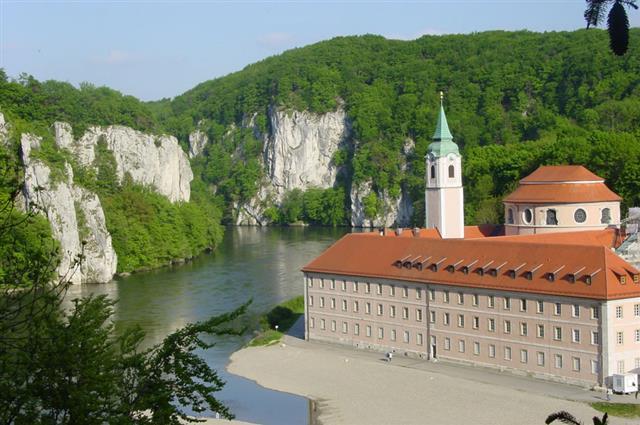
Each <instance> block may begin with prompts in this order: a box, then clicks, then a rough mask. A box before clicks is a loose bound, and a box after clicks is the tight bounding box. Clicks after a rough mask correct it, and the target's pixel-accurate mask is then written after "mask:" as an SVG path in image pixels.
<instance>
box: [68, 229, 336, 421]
mask: <svg viewBox="0 0 640 425" xmlns="http://www.w3.org/2000/svg"><path fill="white" fill-rule="evenodd" d="M346 231H347V230H346V229H327V228H309V227H289V228H278V227H274V228H254V227H228V228H227V229H226V232H225V237H224V240H223V242H222V244H221V245H220V246H219V247H218V249H217V250H216V251H215V252H214V253H211V254H203V255H201V256H200V257H198V258H196V259H195V260H194V261H192V262H190V263H187V264H184V265H181V266H176V267H171V268H163V269H159V270H155V271H151V272H146V273H140V274H134V275H131V276H129V277H127V278H124V279H121V280H118V281H115V282H112V283H108V284H103V285H77V286H73V287H72V288H71V289H70V292H69V294H68V296H69V297H72V298H73V297H78V296H85V295H89V294H92V293H93V294H107V295H109V296H110V297H112V298H115V299H117V300H118V303H117V304H116V308H115V319H116V328H117V329H122V328H124V327H126V326H129V325H133V324H138V325H140V326H141V327H142V328H143V329H144V330H145V332H146V334H147V340H146V341H145V343H147V344H153V343H156V342H159V341H161V340H162V339H163V338H164V336H166V335H167V334H168V333H169V332H171V331H173V330H175V329H178V328H179V327H181V326H184V325H185V324H186V323H189V322H194V321H198V320H204V319H206V318H208V317H210V316H213V315H217V314H220V313H224V312H227V311H230V310H232V309H233V308H234V307H237V306H239V305H241V304H242V303H244V302H246V301H247V300H248V299H253V303H252V304H251V306H250V309H249V310H250V314H259V313H262V312H265V311H268V310H269V309H270V308H271V307H273V306H274V305H276V304H278V303H280V302H282V301H284V300H287V299H289V298H292V297H295V296H297V295H302V292H303V286H302V274H301V273H300V268H301V267H302V266H303V265H304V264H306V263H308V262H309V261H311V260H312V259H313V258H314V257H315V256H317V255H318V254H319V253H320V252H322V251H323V250H324V249H325V248H327V247H328V246H329V245H330V244H331V243H333V242H334V241H336V240H337V239H338V238H339V237H340V236H342V235H343V234H344V233H345V232H346ZM251 337H252V334H251V332H249V333H248V334H247V335H245V336H243V337H223V338H218V340H217V344H216V346H215V347H213V348H211V349H209V350H207V351H204V352H202V353H201V354H202V356H203V357H204V358H205V359H206V360H207V362H208V364H209V365H211V366H213V367H214V368H215V369H216V370H217V371H218V372H219V374H220V375H221V376H222V377H223V379H224V380H225V381H226V382H227V385H226V386H225V388H224V389H223V390H222V391H221V392H220V393H218V397H219V399H221V400H222V401H223V402H224V403H225V404H226V405H227V406H228V407H229V408H230V409H231V411H232V412H233V413H234V414H235V415H236V418H237V419H239V420H243V421H247V422H254V423H259V424H265V425H272V424H273V425H286V424H306V423H308V421H309V403H308V400H307V399H305V398H303V397H299V396H296V395H292V394H286V393H281V392H277V391H273V390H269V389H266V388H263V387H261V386H259V385H257V384H256V383H254V382H252V381H249V380H246V379H244V378H241V377H238V376H235V375H232V374H229V373H227V372H226V370H225V366H226V364H227V363H228V361H229V356H230V355H231V354H232V353H233V352H234V351H236V350H237V349H239V348H240V347H242V346H243V345H244V344H245V343H246V342H247V341H248V340H249V339H250V338H251Z"/></svg>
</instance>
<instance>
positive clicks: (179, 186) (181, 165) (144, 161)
mask: <svg viewBox="0 0 640 425" xmlns="http://www.w3.org/2000/svg"><path fill="white" fill-rule="evenodd" d="M56 130H57V128H56ZM57 135H58V132H57V131H56V136H57ZM61 135H63V136H62V137H60V138H58V137H56V143H57V144H58V146H60V147H63V148H67V149H69V150H70V151H71V152H73V153H74V155H75V157H76V158H77V160H78V162H79V163H80V164H81V165H83V166H85V167H90V166H93V161H94V159H95V157H96V146H97V145H98V142H99V141H100V140H104V141H105V142H106V145H107V149H109V150H110V151H111V152H112V153H113V155H114V157H115V160H116V173H117V176H118V179H119V180H120V181H122V179H124V176H125V174H128V175H130V176H131V178H132V179H133V181H134V182H136V183H139V184H142V185H145V186H151V187H153V188H154V189H155V190H156V191H157V192H158V193H160V194H161V195H164V196H166V197H167V198H168V199H169V200H170V201H172V202H178V201H184V202H187V201H189V197H190V195H191V186H190V185H191V180H193V172H192V171H191V166H190V165H189V160H188V158H187V155H186V154H185V153H184V151H183V150H182V148H181V147H180V145H179V144H178V140H177V139H176V138H175V137H173V136H166V135H162V136H152V135H149V134H145V133H142V132H140V131H136V130H133V129H131V128H129V127H123V126H119V125H112V126H109V127H90V128H89V129H88V130H87V132H86V133H85V134H84V135H83V136H82V137H81V138H80V139H79V140H77V141H75V142H71V143H68V138H67V137H66V136H65V135H64V132H61Z"/></svg>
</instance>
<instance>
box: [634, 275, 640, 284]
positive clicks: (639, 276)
mask: <svg viewBox="0 0 640 425" xmlns="http://www.w3.org/2000/svg"><path fill="white" fill-rule="evenodd" d="M638 282H640V275H638V274H634V275H633V283H638Z"/></svg>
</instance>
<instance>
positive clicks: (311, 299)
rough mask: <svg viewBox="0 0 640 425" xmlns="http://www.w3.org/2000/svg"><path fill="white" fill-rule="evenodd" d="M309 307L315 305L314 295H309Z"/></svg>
mask: <svg viewBox="0 0 640 425" xmlns="http://www.w3.org/2000/svg"><path fill="white" fill-rule="evenodd" d="M309 307H313V295H309Z"/></svg>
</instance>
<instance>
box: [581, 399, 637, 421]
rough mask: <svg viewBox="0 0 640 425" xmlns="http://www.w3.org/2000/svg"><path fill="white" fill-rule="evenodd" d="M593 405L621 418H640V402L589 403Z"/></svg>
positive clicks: (599, 409)
mask: <svg viewBox="0 0 640 425" xmlns="http://www.w3.org/2000/svg"><path fill="white" fill-rule="evenodd" d="M589 404H590V405H591V407H593V408H594V409H596V410H598V411H600V412H606V413H608V414H609V415H611V416H619V417H621V418H640V404H626V403H604V402H598V403H589Z"/></svg>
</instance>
